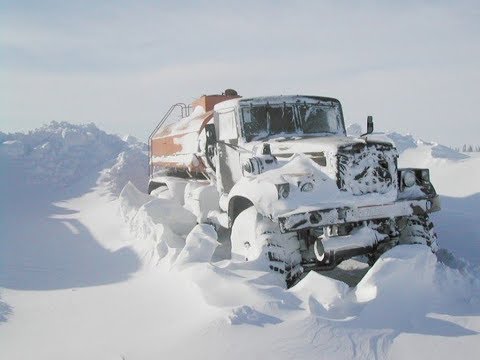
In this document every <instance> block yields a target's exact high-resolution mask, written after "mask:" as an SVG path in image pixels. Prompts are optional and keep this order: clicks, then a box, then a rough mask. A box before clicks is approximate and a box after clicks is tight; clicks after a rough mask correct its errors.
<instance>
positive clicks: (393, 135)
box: [347, 124, 469, 160]
mask: <svg viewBox="0 0 480 360" xmlns="http://www.w3.org/2000/svg"><path fill="white" fill-rule="evenodd" d="M347 134H348V135H349V136H353V137H358V136H360V135H361V134H362V126H361V125H359V124H351V125H349V126H348V127H347ZM385 136H386V137H387V138H388V139H390V140H391V141H392V142H393V143H394V144H395V147H396V148H397V150H398V152H399V153H400V154H402V153H404V152H405V151H407V150H409V149H416V148H418V147H428V152H429V155H430V156H431V157H432V158H436V159H450V160H462V159H467V158H468V157H469V156H468V155H465V154H462V153H460V152H458V151H456V150H453V149H451V148H449V147H447V146H444V145H440V144H438V143H435V142H427V141H424V140H419V139H415V138H414V137H413V136H412V135H410V134H406V135H404V134H400V133H398V132H395V131H390V132H386V133H385Z"/></svg>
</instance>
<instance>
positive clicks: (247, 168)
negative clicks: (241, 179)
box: [242, 159, 253, 174]
mask: <svg viewBox="0 0 480 360" xmlns="http://www.w3.org/2000/svg"><path fill="white" fill-rule="evenodd" d="M242 169H243V172H247V173H249V174H251V173H253V164H252V161H251V160H250V159H247V160H245V162H244V163H243V165H242Z"/></svg>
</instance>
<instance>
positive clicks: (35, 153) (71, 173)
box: [0, 121, 148, 195]
mask: <svg viewBox="0 0 480 360" xmlns="http://www.w3.org/2000/svg"><path fill="white" fill-rule="evenodd" d="M147 150H148V149H147V145H146V144H144V143H142V142H139V141H138V140H137V139H136V138H135V137H133V136H125V137H124V138H123V140H122V139H121V138H120V137H118V136H117V135H110V134H107V133H105V132H104V131H102V130H100V129H98V128H97V127H96V126H95V125H94V124H87V125H73V124H70V123H67V122H56V121H52V122H51V123H50V124H48V125H45V126H42V127H40V128H38V129H35V130H33V131H30V132H28V133H14V134H5V133H0V160H1V163H2V166H6V167H8V169H9V170H5V171H9V172H12V171H14V172H18V176H12V178H18V179H23V180H24V181H25V182H26V183H27V184H44V185H50V186H52V185H53V186H54V187H61V186H68V185H70V184H72V183H74V182H75V181H77V180H78V179H80V178H83V177H85V176H88V175H89V174H91V173H92V172H93V171H98V170H101V169H102V167H106V169H104V170H103V171H102V174H101V177H100V178H99V183H101V184H103V185H105V187H106V189H107V190H108V191H110V192H112V193H113V194H115V195H118V194H119V193H120V191H121V190H122V189H123V187H124V186H125V185H126V183H127V182H128V181H131V182H132V183H133V184H135V186H137V187H138V188H139V189H141V190H145V191H146V186H147V183H148V156H147Z"/></svg>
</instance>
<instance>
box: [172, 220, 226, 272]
mask: <svg viewBox="0 0 480 360" xmlns="http://www.w3.org/2000/svg"><path fill="white" fill-rule="evenodd" d="M217 245H218V242H217V232H216V231H215V229H214V228H213V226H211V225H206V224H200V225H197V226H195V227H194V228H193V230H192V231H191V232H190V233H189V234H188V236H187V240H186V244H185V247H184V248H183V249H182V251H181V252H180V254H179V255H178V258H177V261H176V262H175V266H178V267H179V268H181V267H184V266H186V265H188V264H191V263H208V262H210V260H211V259H212V255H213V252H214V251H215V249H216V248H217Z"/></svg>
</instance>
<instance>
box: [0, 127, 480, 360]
mask: <svg viewBox="0 0 480 360" xmlns="http://www.w3.org/2000/svg"><path fill="white" fill-rule="evenodd" d="M46 132H47V133H48V132H50V133H54V134H56V135H51V137H48V136H47V137H45V136H43V135H44V133H46ZM88 133H90V135H88ZM72 134H74V135H75V136H74V135H72ZM0 135H1V138H0V142H3V143H2V144H1V147H0V161H1V163H0V185H1V186H0V196H1V199H2V201H1V204H0V216H1V218H0V225H1V238H0V358H1V359H65V358H68V359H77V358H78V359H86V358H87V359H163V358H173V359H190V358H192V357H196V358H209V359H217V358H219V359H220V358H228V359H237V358H238V359H244V358H254V359H256V358H265V359H273V358H275V359H314V358H315V359H317V358H328V359H349V358H351V359H353V358H355V359H374V358H380V359H382V358H393V359H405V358H412V359H417V358H419V359H420V358H427V357H435V358H438V359H443V358H445V359H451V358H453V357H462V358H465V359H467V358H475V357H476V355H475V354H477V353H478V352H479V350H480V345H479V344H480V270H479V265H480V224H479V223H478V220H479V217H478V214H479V212H480V185H479V184H480V157H470V158H463V157H461V156H460V157H459V156H457V154H458V153H456V154H452V153H450V152H449V151H448V150H445V149H444V148H442V147H438V146H437V145H435V144H428V143H421V142H414V143H413V145H412V142H411V141H410V140H409V139H408V138H406V137H403V138H400V140H401V141H403V142H402V144H407V145H408V144H410V147H409V146H406V148H405V149H402V150H404V152H403V153H402V157H401V165H402V166H412V165H416V166H425V167H429V168H430V169H431V176H432V179H433V182H434V184H435V185H436V187H437V190H438V191H439V192H440V193H441V194H442V204H443V210H442V212H440V213H439V214H438V215H436V216H435V217H434V222H435V224H436V227H437V232H438V233H439V243H440V246H441V247H442V248H446V249H448V250H449V251H451V252H452V253H449V252H447V251H445V250H442V251H441V252H440V255H439V257H440V259H441V261H438V260H437V257H436V256H434V255H433V254H431V253H430V252H429V251H428V250H427V249H424V248H422V247H421V246H402V247H397V248H395V249H393V250H392V251H390V252H388V253H387V254H385V255H384V256H383V257H382V258H381V259H380V260H379V261H378V262H377V264H376V265H375V266H374V267H373V268H372V269H370V270H369V271H368V273H367V275H366V276H365V277H364V278H363V279H362V280H361V281H360V283H358V285H357V286H355V287H348V286H347V285H346V284H345V283H343V282H340V281H336V280H333V279H332V278H330V277H325V276H322V275H319V274H316V273H310V274H309V275H308V276H307V277H306V278H305V279H304V280H303V281H302V282H300V283H299V284H298V285H297V286H295V287H294V288H292V289H290V290H285V289H284V288H282V287H280V286H275V285H268V284H269V283H271V282H272V281H273V282H274V283H275V280H276V279H275V278H272V276H271V275H268V274H264V273H261V272H258V271H255V270H253V269H249V268H248V267H244V266H239V265H236V264H233V263H230V262H229V261H228V260H221V258H222V257H221V256H218V253H219V250H218V249H217V250H216V251H217V253H216V256H214V259H215V261H214V262H212V261H210V259H211V257H212V253H213V251H215V247H216V245H217V243H216V241H217V234H215V232H213V231H212V229H211V228H210V227H209V226H195V221H194V219H193V220H192V218H191V217H189V215H188V212H185V210H184V209H183V208H182V207H181V206H180V205H179V204H177V203H176V202H175V201H173V200H171V199H159V198H157V199H154V201H153V202H152V201H151V200H152V199H151V198H149V197H147V196H146V195H145V194H143V193H142V192H140V191H137V190H136V188H135V186H132V185H129V186H127V187H126V189H124V190H123V192H122V195H121V197H120V199H119V198H118V194H119V193H120V191H121V190H122V189H123V188H124V185H125V184H126V183H127V181H128V180H130V179H131V180H132V181H133V182H134V184H135V185H136V187H138V188H141V187H142V180H143V179H144V178H143V174H145V173H144V172H142V171H143V170H144V168H143V170H142V166H141V165H139V163H141V162H142V159H143V160H144V159H145V158H144V154H143V152H142V151H143V150H144V149H143V148H142V146H141V144H138V143H136V142H135V141H134V140H132V139H126V140H129V141H128V142H124V141H122V140H121V139H119V138H117V137H110V136H107V135H106V134H104V133H101V132H99V131H98V129H96V128H94V127H91V126H90V127H88V126H87V127H85V128H76V127H73V126H70V125H68V124H53V125H51V128H49V129H47V130H43V132H42V131H37V132H34V133H32V134H30V136H23V137H21V136H12V135H9V137H7V135H5V134H0ZM105 136H107V137H105ZM49 139H53V140H50V141H49ZM72 139H73V140H72ZM397 139H398V138H397ZM33 140H35V141H33ZM47 143H50V145H48V144H47ZM45 144H47V145H45ZM67 145H68V146H67ZM95 147H97V148H98V149H102V154H103V155H102V156H98V157H92V156H88V154H90V151H92V150H95V149H96V148H95ZM49 149H54V150H49ZM38 158H40V159H42V160H41V161H40V160H35V159H38ZM45 159H48V161H47V162H46V163H48V164H49V165H48V168H45V167H42V164H43V163H44V162H43V161H44V160H45ZM72 162H75V164H74V165H72ZM31 164H35V165H37V166H35V167H34V170H31ZM55 164H61V165H58V166H59V167H60V166H63V168H62V169H69V171H68V172H65V171H63V170H62V171H61V172H59V171H60V169H58V168H57V167H55ZM104 169H106V170H104ZM59 173H61V174H68V177H62V179H58V178H56V181H53V180H52V179H53V178H55V177H57V176H58V174H59ZM32 178H33V179H34V180H35V181H34V182H33V183H32V181H30V180H31V179H32ZM59 180H62V181H59ZM72 181H73V185H71V186H65V182H67V183H68V182H72ZM141 190H143V189H141ZM221 235H222V234H221ZM222 237H224V236H220V237H219V238H218V239H219V240H222ZM185 243H186V245H185ZM220 250H222V246H220ZM220 252H221V251H220Z"/></svg>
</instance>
